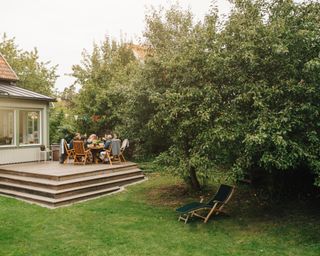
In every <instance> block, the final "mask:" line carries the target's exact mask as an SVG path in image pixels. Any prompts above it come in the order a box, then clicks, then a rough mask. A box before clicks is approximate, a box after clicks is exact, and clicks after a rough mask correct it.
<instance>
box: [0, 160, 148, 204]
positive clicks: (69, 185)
mask: <svg viewBox="0 0 320 256" xmlns="http://www.w3.org/2000/svg"><path fill="white" fill-rule="evenodd" d="M144 179H145V177H144V174H143V173H142V171H141V170H140V169H139V168H138V166H137V165H136V164H135V163H132V162H126V163H121V164H115V165H112V166H110V165H108V164H90V165H73V164H59V163H58V162H41V163H22V164H12V165H0V194H4V195H8V196H11V197H16V198H21V199H24V200H26V201H29V202H33V203H37V204H39V205H42V206H48V207H52V208H55V207H59V206H62V205H67V204H70V203H74V202H78V201H82V200H86V199H89V198H94V197H97V196H101V195H104V194H108V193H112V192H117V191H121V190H122V188H123V187H124V186H125V185H128V184H132V183H135V182H138V181H143V180H144Z"/></svg>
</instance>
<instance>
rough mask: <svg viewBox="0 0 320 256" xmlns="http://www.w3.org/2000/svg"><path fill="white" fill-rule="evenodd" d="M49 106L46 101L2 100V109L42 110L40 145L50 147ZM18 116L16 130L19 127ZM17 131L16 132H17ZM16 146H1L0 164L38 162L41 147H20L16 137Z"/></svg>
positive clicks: (0, 106)
mask: <svg viewBox="0 0 320 256" xmlns="http://www.w3.org/2000/svg"><path fill="white" fill-rule="evenodd" d="M48 105H49V104H48V103H47V102H45V101H37V100H20V99H3V98H1V99H0V108H5V109H14V110H17V109H20V110H29V109H30V110H40V111H41V123H40V129H41V138H40V143H41V144H43V145H45V146H47V147H48V146H49V125H48V123H49V120H48V110H49V106H48ZM17 118H18V117H17V116H16V118H15V120H16V123H15V125H16V129H19V127H17ZM16 129H15V131H16ZM15 140H16V141H15V145H12V146H0V164H9V163H19V162H31V161H37V160H38V157H39V150H40V148H39V145H32V144H30V145H21V146H20V145H19V141H17V140H19V138H18V137H17V135H16V136H15Z"/></svg>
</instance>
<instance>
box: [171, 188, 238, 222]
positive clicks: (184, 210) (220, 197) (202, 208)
mask: <svg viewBox="0 0 320 256" xmlns="http://www.w3.org/2000/svg"><path fill="white" fill-rule="evenodd" d="M234 189H235V187H234V186H229V185H224V184H221V185H220V187H219V190H218V192H217V193H216V194H215V195H214V197H212V198H211V199H210V200H209V201H208V202H207V203H203V202H202V201H203V199H202V200H201V201H200V202H193V203H189V204H186V205H184V206H182V207H180V208H178V209H176V212H178V213H179V214H180V216H179V219H178V221H180V220H183V221H184V223H187V222H188V220H189V218H190V217H193V216H196V217H199V218H202V219H203V220H204V223H207V221H208V220H209V218H210V216H211V215H212V214H214V215H217V214H219V213H221V212H223V211H222V209H223V207H224V206H225V205H226V203H227V202H228V201H229V200H230V198H231V197H232V194H233V192H234ZM201 213H203V214H201ZM205 213H206V214H205Z"/></svg>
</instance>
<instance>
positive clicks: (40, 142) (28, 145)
mask: <svg viewBox="0 0 320 256" xmlns="http://www.w3.org/2000/svg"><path fill="white" fill-rule="evenodd" d="M21 111H26V112H39V126H40V127H39V135H38V137H39V143H32V144H24V143H20V123H19V127H16V128H17V130H16V132H17V137H18V141H17V145H18V146H19V147H35V146H40V145H42V137H43V134H42V133H43V130H42V115H43V110H42V109H28V108H20V109H18V114H19V116H18V119H19V122H20V112H21ZM26 129H28V127H26Z"/></svg>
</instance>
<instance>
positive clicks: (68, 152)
mask: <svg viewBox="0 0 320 256" xmlns="http://www.w3.org/2000/svg"><path fill="white" fill-rule="evenodd" d="M63 146H64V151H65V153H66V155H67V157H66V159H65V160H64V161H63V163H64V164H65V163H67V162H69V160H70V159H74V149H69V147H68V144H67V141H66V140H64V143H63Z"/></svg>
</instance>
